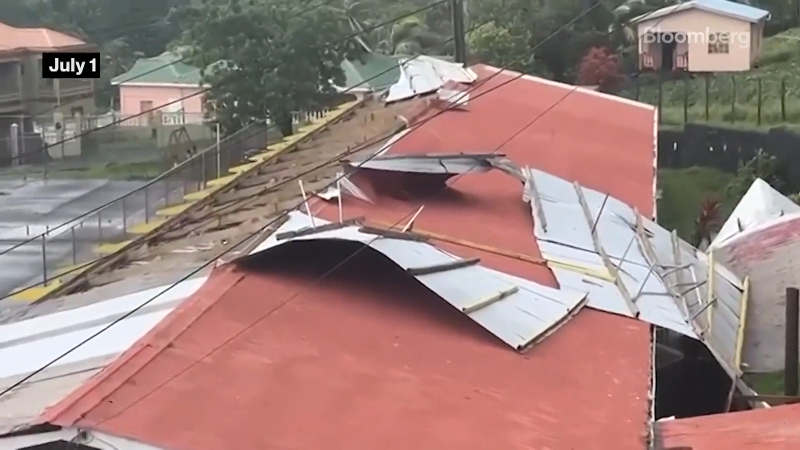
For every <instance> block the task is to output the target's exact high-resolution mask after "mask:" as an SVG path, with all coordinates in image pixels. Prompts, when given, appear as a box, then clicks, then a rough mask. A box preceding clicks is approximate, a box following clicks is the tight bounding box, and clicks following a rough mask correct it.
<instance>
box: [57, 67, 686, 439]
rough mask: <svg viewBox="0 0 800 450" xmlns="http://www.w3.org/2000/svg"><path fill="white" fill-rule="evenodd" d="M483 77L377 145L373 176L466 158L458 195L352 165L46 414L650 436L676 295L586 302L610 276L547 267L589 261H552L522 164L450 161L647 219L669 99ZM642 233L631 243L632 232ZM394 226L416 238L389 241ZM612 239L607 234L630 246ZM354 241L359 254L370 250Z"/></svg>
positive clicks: (267, 429) (453, 433)
mask: <svg viewBox="0 0 800 450" xmlns="http://www.w3.org/2000/svg"><path fill="white" fill-rule="evenodd" d="M474 71H475V72H476V73H477V74H478V76H479V78H481V80H479V81H481V83H480V86H479V87H478V89H477V90H476V91H475V92H476V94H475V95H473V96H471V97H470V100H469V102H468V103H467V104H465V105H462V106H460V108H459V110H458V111H448V112H445V113H444V114H441V115H439V116H437V117H436V118H434V119H433V120H430V121H429V122H428V123H426V124H425V126H422V127H418V128H414V127H413V125H412V131H410V132H406V133H405V134H404V135H403V136H402V137H401V138H398V139H396V140H394V141H393V142H392V143H391V145H389V146H388V147H386V148H385V149H383V150H382V151H381V152H380V153H381V154H382V155H383V156H384V157H385V158H383V159H381V160H379V161H380V162H381V163H382V164H384V166H383V167H376V168H373V169H369V170H372V171H376V172H382V173H385V172H387V171H388V172H402V170H393V169H396V168H397V166H392V164H397V161H398V160H404V162H403V163H402V164H406V166H405V169H404V170H414V171H422V172H425V173H428V174H430V175H431V176H440V175H441V173H436V171H434V170H433V168H432V166H431V165H428V162H430V161H431V160H437V161H444V160H450V161H451V162H452V161H453V160H459V161H462V162H464V163H465V164H464V165H461V164H456V165H454V166H450V167H449V168H448V167H445V169H444V171H445V172H447V174H450V171H454V172H458V174H460V176H455V177H453V178H452V179H451V181H450V182H449V184H448V185H447V186H448V187H447V188H446V189H445V190H444V191H441V190H438V189H437V191H436V192H434V193H432V195H429V196H427V197H426V196H424V192H418V193H415V194H419V195H422V197H405V196H404V195H399V194H402V193H394V194H398V195H384V194H381V193H379V192H376V191H375V190H373V189H368V187H367V186H362V185H361V184H359V181H358V180H356V179H355V177H354V178H353V179H351V180H350V181H351V182H352V185H353V186H355V187H358V188H361V189H359V192H360V193H361V194H362V195H367V196H369V197H368V200H369V201H364V199H358V198H356V197H357V196H352V195H350V196H341V195H338V192H337V195H326V197H327V198H328V199H330V201H329V202H325V201H322V200H319V201H315V202H311V204H310V205H309V209H310V210H311V214H313V220H312V218H311V217H309V216H308V215H304V214H299V213H294V214H292V216H291V217H290V219H291V220H290V222H289V223H292V221H294V225H284V227H286V228H284V229H283V230H281V231H280V232H279V233H276V234H274V235H273V236H272V237H271V238H269V239H268V240H267V241H265V242H264V243H262V248H263V249H266V250H265V251H263V252H260V253H259V254H258V255H257V258H258V259H257V260H253V261H251V262H250V263H249V264H247V265H237V264H230V265H227V266H223V267H220V268H218V269H216V270H215V274H213V275H212V277H211V278H210V279H209V281H208V282H206V283H205V284H204V285H203V287H202V288H200V290H199V291H198V292H197V293H196V294H195V295H193V296H192V297H191V298H190V299H189V300H188V301H187V302H185V303H183V304H182V305H181V306H180V307H179V308H178V310H176V311H175V313H173V314H171V315H170V316H169V317H168V318H167V319H166V320H165V321H163V322H162V323H161V324H160V325H158V326H157V327H156V328H155V329H154V330H153V331H151V332H150V333H149V334H148V335H147V336H146V337H145V338H143V339H142V340H141V341H140V342H139V343H138V344H137V345H136V346H135V347H134V348H133V349H132V350H130V351H128V352H126V354H125V355H124V356H123V357H122V358H120V359H119V360H118V361H116V362H115V363H113V364H112V366H110V367H109V368H108V369H107V370H105V371H104V372H103V373H102V374H101V375H100V376H98V377H95V378H94V379H93V381H92V382H91V383H89V384H87V385H86V386H84V387H83V388H81V389H80V390H79V391H77V392H75V393H74V394H73V395H72V396H70V397H69V398H68V399H66V400H65V401H63V402H62V403H60V404H59V405H57V406H56V407H54V408H53V409H52V410H51V411H49V412H48V414H46V415H45V416H43V417H42V418H41V420H42V421H46V422H52V423H55V424H58V425H62V426H73V425H75V426H79V427H85V428H89V429H97V430H101V431H104V432H107V433H110V434H113V435H117V436H122V437H128V438H131V439H135V440H138V441H141V442H145V443H148V444H151V445H158V446H161V447H163V448H195V449H206V448H207V449H214V450H216V449H219V448H269V447H270V446H279V447H290V448H321V447H324V446H326V445H330V443H331V442H335V443H336V444H337V445H341V446H343V447H347V448H350V449H354V450H356V449H362V448H363V449H366V448H375V447H377V446H380V447H382V448H386V449H389V450H391V449H397V450H400V449H404V450H405V449H407V448H410V447H414V448H418V449H420V450H426V449H431V450H433V449H437V450H439V449H441V448H447V447H458V448H461V449H473V448H474V449H476V450H478V449H481V450H482V449H485V448H492V447H498V446H499V447H503V448H509V449H510V448H552V449H565V450H566V449H573V448H590V447H593V446H594V448H599V447H597V445H598V443H605V442H607V443H609V445H610V447H608V448H613V449H614V450H628V449H631V450H633V449H636V450H639V449H640V448H641V446H642V445H643V442H644V441H645V440H646V439H647V433H648V429H649V426H648V421H649V415H650V410H651V404H650V403H651V395H652V392H651V387H652V385H651V383H652V380H651V374H652V372H651V371H652V367H651V363H652V359H653V355H652V354H651V348H652V346H651V338H652V332H651V329H650V326H649V323H646V322H645V321H644V320H650V321H655V320H661V319H662V318H663V317H672V316H670V315H669V314H673V315H674V314H675V310H676V309H677V307H676V304H675V301H674V300H673V299H672V298H670V297H669V296H666V295H660V296H659V295H657V294H658V292H656V291H655V290H654V291H652V292H651V291H650V288H649V287H648V288H647V289H646V290H644V291H643V292H645V294H644V295H642V298H645V297H647V300H646V301H645V300H642V304H641V305H640V309H641V310H642V311H648V312H647V314H644V313H642V314H640V317H639V319H641V320H634V319H633V318H631V317H624V315H628V316H631V315H633V314H632V313H624V311H623V312H622V313H619V312H618V311H614V312H618V313H617V314H609V313H607V312H602V311H597V310H595V309H593V308H582V309H581V306H583V304H584V303H586V304H587V306H589V305H590V302H592V301H597V302H601V303H602V301H603V299H597V300H592V299H591V296H592V295H593V292H592V290H591V289H590V288H589V287H587V285H591V284H592V283H595V281H594V279H593V277H594V275H596V274H597V273H594V272H593V271H591V270H589V272H590V273H589V274H585V273H584V274H583V275H581V276H580V277H579V278H580V283H581V285H580V288H577V289H576V288H575V286H570V285H568V283H566V282H561V280H558V275H557V274H555V273H554V270H552V269H553V267H564V266H569V265H570V264H571V263H576V264H572V265H573V266H576V265H577V266H580V264H578V263H580V261H577V262H576V261H568V260H566V259H568V258H562V260H561V261H558V262H555V263H554V262H550V261H547V259H546V257H545V256H546V255H543V253H545V249H544V248H543V246H542V239H539V236H537V235H536V231H535V227H536V226H538V223H537V221H538V220H539V219H538V215H537V214H536V213H535V211H533V210H532V209H531V201H530V200H531V198H530V196H529V195H528V194H526V189H525V188H526V184H525V182H524V180H523V179H522V176H523V174H522V171H521V170H519V171H515V170H512V169H511V168H509V167H508V166H505V167H504V168H502V169H501V167H499V166H502V164H498V165H494V164H493V166H492V170H483V169H488V168H487V167H486V166H485V165H482V164H478V165H476V166H475V167H482V168H483V169H481V170H480V172H482V173H477V172H478V170H476V171H475V172H476V173H472V172H473V171H471V170H469V167H472V166H471V164H474V161H475V160H476V158H472V159H470V158H463V157H461V156H459V157H458V158H456V157H455V156H453V155H455V154H459V153H464V154H470V153H472V154H474V155H476V156H479V155H484V156H485V155H487V154H488V153H490V152H491V153H497V154H499V153H503V154H505V155H506V158H507V159H508V161H510V162H511V163H513V164H514V165H515V166H516V167H517V168H532V169H531V171H529V172H528V173H530V174H532V177H531V179H532V180H533V181H534V182H536V185H537V187H539V185H540V184H541V187H542V189H543V190H545V191H547V192H548V193H550V195H551V196H554V197H557V196H558V195H559V192H558V191H557V188H558V186H556V187H555V188H554V187H553V186H548V184H547V182H546V181H545V180H544V178H542V177H540V175H541V174H544V175H548V174H549V176H553V177H558V179H559V180H560V181H558V180H555V179H554V180H553V182H554V183H556V181H558V183H556V184H559V183H561V184H563V183H566V185H568V186H573V185H572V184H571V183H573V182H578V183H580V186H581V187H582V188H583V187H585V188H586V190H587V193H586V194H585V195H586V196H587V197H592V199H594V198H596V197H597V196H598V195H600V196H601V197H603V196H604V195H603V194H598V193H599V192H602V193H604V194H605V193H608V194H611V197H614V198H616V199H618V200H619V202H620V204H624V205H627V207H628V209H631V208H634V209H636V210H637V211H639V212H640V213H641V214H642V215H645V216H647V217H649V216H651V215H652V214H653V212H654V211H653V209H654V208H653V207H654V202H655V198H654V197H655V189H654V188H655V167H654V164H655V132H656V125H657V120H656V112H655V109H654V108H653V107H651V106H647V105H642V104H638V103H635V102H630V101H628V100H624V99H620V98H616V97H611V96H606V95H604V94H599V93H597V92H593V91H587V90H581V89H577V90H576V89H574V88H573V87H571V86H565V85H560V84H558V83H553V82H549V81H546V80H541V79H537V78H533V77H520V78H516V79H513V77H514V76H515V75H514V74H513V73H511V74H510V75H507V74H505V73H502V74H499V75H497V76H492V75H493V74H497V70H496V69H493V68H490V67H487V66H478V67H476V68H474ZM504 82H507V84H504V85H501V83H504ZM490 89H492V90H491V92H490V91H489V90H490ZM482 92H483V93H485V95H481V93H482ZM487 92H489V93H487ZM600 110H602V111H604V114H596V111H600ZM435 113H436V110H435V109H428V110H426V111H422V112H421V115H420V116H419V117H418V118H417V119H422V118H424V117H430V116H431V115H432V114H435ZM537 115H540V116H541V119H540V120H538V121H536V122H535V123H532V122H531V119H532V118H533V117H536V116H537ZM412 122H413V120H412ZM437 154H438V155H439V157H438V158H434V159H432V158H430V156H431V155H437ZM421 155H426V157H425V158H419V156H421ZM403 156H405V157H406V158H403ZM411 156H417V157H418V158H416V159H414V158H410V157H411ZM445 156H448V157H445ZM459 158H460V159H459ZM423 159H424V160H425V161H423ZM478 159H479V158H478ZM484 160H486V159H484ZM387 161H394V162H392V163H389V165H388V166H387V165H386V162H387ZM356 166H357V164H356ZM496 169H501V170H496ZM503 169H504V170H503ZM437 170H438V169H437ZM537 171H540V172H537ZM610 174H611V175H613V176H610ZM374 180H377V181H378V182H379V180H380V179H379V177H374V178H373V181H374ZM353 186H350V187H351V188H352V187H353ZM346 189H347V188H345V187H344V186H343V188H342V190H346ZM588 190H593V191H597V192H596V193H592V192H588ZM348 191H349V192H353V189H349V190H348ZM572 192H573V194H575V192H576V191H575V190H574V188H573V191H572ZM390 194H391V193H390ZM339 200H341V204H342V209H341V215H342V218H343V220H345V221H347V220H349V221H350V222H348V224H349V225H347V226H342V227H338V228H337V229H329V230H328V231H324V232H322V233H310V232H308V230H305V231H303V227H304V226H305V227H307V226H309V225H311V226H315V227H316V226H321V225H325V223H324V222H323V220H324V221H327V222H331V223H332V222H337V221H338V218H339V216H340V211H339V208H338V206H337V203H338V201H339ZM558 203H559V202H554V205H552V206H554V207H558V206H559V204H558ZM565 205H566V207H567V208H573V209H574V208H575V205H574V204H571V205H570V204H567V203H565V204H562V205H561V206H562V207H564V206H565ZM590 205H592V206H591V208H597V205H596V203H595V202H594V200H592V202H591V203H590ZM615 208H617V206H613V205H612V207H611V208H610V209H609V211H612V210H614V209H615ZM361 217H363V218H365V219H363V221H364V222H359V223H361V225H358V226H357V225H356V221H355V220H354V219H356V218H361ZM582 217H583V216H582ZM412 219H413V220H412ZM607 219H608V220H619V218H618V217H617V216H616V215H614V214H611V213H609V214H608V216H607ZM582 220H584V223H586V222H585V219H582ZM604 220H605V219H604ZM615 225H618V224H615V223H604V224H601V225H598V230H599V231H602V232H603V233H607V232H608V229H609V227H613V226H615ZM645 225H646V226H649V223H647V222H646V223H645ZM627 226H628V231H627V232H626V233H627V234H625V239H626V242H625V243H624V244H627V239H629V238H630V237H631V234H632V233H634V232H633V231H632V230H631V227H630V225H627ZM551 227H552V225H551ZM386 228H393V229H395V230H396V231H403V230H404V229H405V231H406V233H405V234H404V233H396V234H389V235H386V234H385V231H386ZM550 229H551V230H552V228H550ZM376 230H382V231H383V233H377V234H375V233H376ZM301 231H302V232H301ZM409 231H410V233H409ZM281 233H288V234H281ZM303 234H305V236H303ZM409 236H414V238H413V239H409V238H408V237H409ZM613 236H614V235H612V236H611V237H613ZM279 237H282V238H281V239H279ZM321 237H325V238H324V239H322V238H321ZM376 237H379V238H378V239H375V238H376ZM611 237H609V238H606V239H605V241H604V245H608V247H609V248H614V249H617V245H623V244H618V243H617V242H616V241H613V242H611ZM601 238H602V236H601ZM581 239H585V236H583V235H581ZM286 241H291V245H284V242H286ZM364 243H368V246H366V247H365V246H364ZM336 245H339V247H336ZM302 246H305V247H302ZM309 246H311V247H309ZM322 246H327V247H322ZM331 246H333V247H331ZM342 246H344V247H342ZM348 246H349V247H348ZM301 248H303V250H301ZM354 248H355V249H362V250H364V249H365V250H364V251H360V250H359V251H358V253H359V254H358V257H355V256H352V255H353V250H352V249H354ZM614 254H615V255H619V253H618V252H616V250H615V253H614ZM348 255H350V256H348ZM567 256H569V255H567ZM620 256H621V255H620ZM332 261H333V262H335V265H334V266H333V268H331V267H330V266H329V265H328V264H329V263H331V262H332ZM356 264H357V265H356ZM586 266H587V265H586V264H583V266H582V267H579V269H580V270H583V271H584V272H585V270H584V269H586ZM630 266H631V267H630V271H634V270H638V267H637V268H634V267H633V266H634V264H633V263H631V265H630ZM448 269H449V270H448ZM573 269H575V267H573ZM598 269H599V270H602V267H598ZM606 269H607V268H606ZM623 269H626V268H625V267H623ZM646 271H647V270H645V271H644V272H646ZM595 272H597V271H595ZM639 272H642V271H641V270H639ZM637 273H638V272H637ZM636 276H639V277H640V275H636ZM652 276H653V275H651V277H652ZM601 279H602V276H601ZM653 289H655V288H653ZM631 290H633V288H631ZM587 293H589V296H588V297H587V295H586V294H587ZM633 294H635V292H634V293H633ZM661 294H663V292H661ZM594 295H600V294H594ZM614 295H617V294H614ZM650 297H652V298H650ZM662 297H663V298H662ZM609 298H610V297H609ZM659 299H660V300H661V302H660V303H657V301H658V300H659ZM442 300H444V301H442ZM612 300H613V301H614V302H617V300H616V299H612ZM610 302H611V300H609V303H610ZM648 304H653V305H655V306H652V307H650V309H648V308H646V306H647V305H648ZM659 305H660V307H661V309H662V310H663V311H661V310H659ZM597 309H602V308H600V307H597ZM606 309H611V307H608V308H606ZM665 311H666V312H665ZM667 313H669V314H667ZM664 321H665V323H666V322H667V320H666V319H664ZM678 325H680V324H678ZM676 326H677V325H676ZM684 331H685V332H686V333H690V332H692V331H691V330H690V329H685V330H684ZM499 343H504V345H498V344H499ZM531 344H534V345H531ZM509 346H510V347H513V348H515V349H517V350H521V351H523V354H522V355H520V354H519V353H517V352H514V351H509V349H508V347H509ZM220 411H224V412H225V413H224V416H221V415H220ZM332 418H334V419H333V420H332ZM443 418H446V419H443ZM432 423H433V424H435V426H431V424H432ZM576 423H580V424H581V426H580V427H576V426H575V424H576ZM365 424H366V426H365ZM398 428H400V429H403V430H404V433H403V437H401V438H398V437H397V434H396V430H397V429H398ZM309 430H313V432H309Z"/></svg>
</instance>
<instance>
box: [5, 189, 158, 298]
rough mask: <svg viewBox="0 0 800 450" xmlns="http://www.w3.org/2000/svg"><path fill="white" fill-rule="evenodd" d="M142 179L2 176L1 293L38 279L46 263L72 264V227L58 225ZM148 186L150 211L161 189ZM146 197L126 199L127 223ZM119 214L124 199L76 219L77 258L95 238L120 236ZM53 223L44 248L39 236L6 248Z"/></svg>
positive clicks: (141, 213)
mask: <svg viewBox="0 0 800 450" xmlns="http://www.w3.org/2000/svg"><path fill="white" fill-rule="evenodd" d="M143 184H144V183H142V182H123V181H106V180H60V179H50V180H37V179H27V180H22V179H17V180H2V179H0V296H3V295H6V294H8V293H9V292H11V291H12V290H14V289H15V288H18V287H21V286H28V285H31V284H34V283H36V282H40V281H42V279H43V267H44V266H45V265H46V266H47V267H48V268H49V270H48V272H49V273H52V271H53V270H55V268H57V267H62V266H64V265H69V264H72V259H73V258H72V253H73V233H72V232H70V227H62V228H60V229H56V227H58V226H59V225H61V224H62V223H65V222H67V221H69V220H71V219H73V218H74V217H77V216H79V215H81V214H84V213H86V212H88V211H90V210H92V209H94V208H97V207H99V206H101V205H103V204H105V203H107V202H109V201H111V200H114V199H116V198H119V197H121V196H122V195H124V194H127V193H128V192H131V191H133V190H134V189H136V188H138V187H140V186H142V185H143ZM151 192H152V193H151V194H149V199H148V203H149V205H150V207H149V208H148V209H149V210H150V211H151V213H152V211H153V210H154V209H155V208H156V207H157V205H156V201H157V199H156V198H154V197H155V196H156V194H155V193H157V192H163V189H159V188H158V187H157V186H154V188H153V189H151ZM144 203H145V199H144V194H143V193H137V194H134V195H132V196H130V197H129V198H128V199H127V200H126V202H125V213H126V217H128V219H127V223H129V224H130V223H138V222H141V221H142V218H143V216H144ZM122 216H123V208H122V205H121V203H119V202H117V204H116V205H114V206H111V207H109V208H107V209H104V210H103V212H102V214H101V215H100V219H99V221H98V217H97V215H93V216H90V217H87V218H85V219H83V220H82V221H79V222H76V224H77V225H78V226H77V227H76V228H75V233H74V235H75V239H74V242H75V244H74V247H75V249H76V250H77V253H78V255H79V257H78V259H79V261H78V262H84V261H85V260H87V258H89V256H90V252H91V250H90V249H91V247H92V246H94V245H95V244H97V243H98V242H101V241H109V240H113V239H117V240H121V239H123V232H122V229H123V228H122ZM132 216H133V217H132ZM53 229H55V230H54V231H53V232H52V233H51V235H50V237H49V238H48V239H47V242H46V244H45V245H44V248H45V251H44V252H43V251H42V247H43V245H42V241H41V239H39V240H37V241H36V242H32V243H28V244H25V245H22V246H20V247H19V248H16V249H14V250H11V251H9V252H8V253H4V252H6V251H8V250H9V249H10V248H12V247H13V246H14V245H17V244H19V243H20V242H23V241H25V240H26V239H29V238H30V237H31V236H36V235H38V234H41V233H44V232H45V231H46V230H53ZM43 253H44V257H43ZM81 259H82V260H81Z"/></svg>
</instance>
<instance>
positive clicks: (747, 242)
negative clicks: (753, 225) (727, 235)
mask: <svg viewBox="0 0 800 450" xmlns="http://www.w3.org/2000/svg"><path fill="white" fill-rule="evenodd" d="M798 240H800V217H792V218H787V219H785V220H781V221H777V222H775V223H773V224H771V225H769V226H765V227H763V228H760V229H757V230H753V231H749V232H747V234H742V235H740V236H734V237H733V238H731V239H730V241H729V242H727V243H725V244H724V247H725V248H726V249H727V251H728V252H730V259H731V261H733V262H734V263H735V264H745V265H746V264H749V263H752V262H755V261H764V260H767V259H769V258H770V257H772V255H773V254H774V253H775V252H776V251H778V250H780V249H782V248H787V247H788V246H790V245H791V243H793V242H797V241H798Z"/></svg>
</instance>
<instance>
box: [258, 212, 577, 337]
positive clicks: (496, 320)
mask: <svg viewBox="0 0 800 450" xmlns="http://www.w3.org/2000/svg"><path fill="white" fill-rule="evenodd" d="M328 223H329V222H326V221H323V220H321V219H317V218H315V219H314V224H315V225H316V226H321V225H324V224H328ZM309 226H311V219H310V218H309V217H308V216H306V215H305V214H302V213H300V212H291V213H289V220H288V221H287V222H286V223H285V224H284V225H283V226H282V227H281V228H280V229H278V230H277V231H276V233H274V234H273V235H272V236H271V237H270V238H268V239H267V240H265V241H264V242H263V243H262V244H261V245H259V246H258V247H257V248H256V250H254V251H253V253H258V252H263V251H265V250H268V249H270V248H273V247H277V246H279V245H282V244H285V243H288V242H292V241H297V240H323V239H339V240H348V241H355V242H361V243H363V244H365V245H368V246H369V247H370V248H373V249H374V250H377V251H379V252H381V253H382V254H384V255H385V256H387V257H388V258H389V259H391V260H392V261H394V262H395V263H396V264H397V265H399V266H400V267H402V268H404V269H409V268H422V267H431V266H436V265H439V264H449V263H453V262H456V261H460V260H461V258H459V257H457V256H455V255H452V254H450V253H447V252H444V251H442V250H439V249H438V248H436V247H435V246H433V245H431V244H428V243H422V242H416V241H409V240H403V239H391V238H386V237H380V238H377V237H376V236H374V235H371V234H365V233H361V232H360V231H359V228H358V227H357V226H347V227H344V228H339V229H336V230H330V231H324V232H319V233H314V234H309V235H304V236H298V237H295V238H293V239H287V240H285V241H279V240H278V239H277V235H279V234H280V233H284V232H287V231H296V230H300V229H302V228H306V227H309ZM416 278H417V280H419V281H420V282H421V283H422V284H424V285H425V286H426V287H428V289H430V290H431V291H433V292H435V293H436V294H437V295H438V296H439V297H441V298H442V299H444V300H445V301H447V302H448V303H450V304H451V305H452V306H453V307H455V308H457V309H458V310H460V311H462V312H464V311H465V310H466V312H467V315H468V316H469V317H470V318H471V319H472V320H474V321H475V322H477V323H478V324H480V325H481V326H483V327H484V328H486V329H487V330H488V331H489V332H491V333H492V334H494V335H495V336H497V337H498V338H499V339H501V340H502V341H503V342H505V343H507V344H508V345H510V346H512V347H514V348H516V349H521V348H523V347H525V346H526V345H528V344H530V343H531V342H533V341H536V340H537V339H540V338H542V337H544V336H545V335H546V334H547V333H548V332H549V331H550V330H552V329H553V328H554V327H556V326H557V325H558V324H560V323H561V322H562V321H564V320H566V319H567V318H568V317H569V316H570V314H571V313H572V312H574V311H576V310H577V309H578V308H579V307H580V306H581V305H582V303H583V301H584V298H585V296H586V294H585V291H580V290H557V289H552V288H549V287H546V286H542V285H539V284H537V283H533V282H531V281H528V280H524V279H521V278H518V277H514V276H511V275H506V274H500V273H498V272H496V271H492V270H489V269H487V268H484V267H481V266H480V265H472V266H467V267H462V268H458V269H453V270H448V271H444V272H437V273H433V274H428V275H420V276H416ZM512 288H516V289H517V290H516V291H515V292H513V293H511V294H509V295H508V296H507V297H505V298H503V299H502V300H499V301H496V302H493V303H490V304H488V305H486V306H485V307H480V308H478V306H479V305H480V304H481V303H482V302H485V301H487V300H490V299H491V298H492V297H494V296H496V295H498V294H501V293H503V292H508V291H510V290H512ZM472 308H476V309H475V310H474V311H472Z"/></svg>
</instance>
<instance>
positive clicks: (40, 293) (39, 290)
mask: <svg viewBox="0 0 800 450" xmlns="http://www.w3.org/2000/svg"><path fill="white" fill-rule="evenodd" d="M62 284H63V283H62V281H61V278H56V279H53V280H50V282H49V283H47V286H36V287H32V288H28V289H25V290H22V291H19V292H16V293H14V294H11V299H12V300H16V301H18V302H28V303H30V302H35V301H36V300H39V299H40V298H42V297H44V296H45V295H47V294H49V293H51V292H53V291H54V290H56V289H57V288H59V287H60V286H61V285H62Z"/></svg>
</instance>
